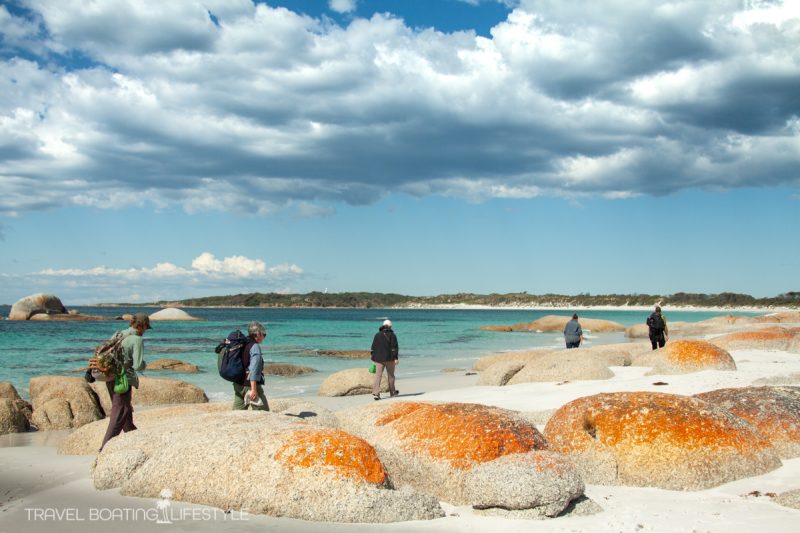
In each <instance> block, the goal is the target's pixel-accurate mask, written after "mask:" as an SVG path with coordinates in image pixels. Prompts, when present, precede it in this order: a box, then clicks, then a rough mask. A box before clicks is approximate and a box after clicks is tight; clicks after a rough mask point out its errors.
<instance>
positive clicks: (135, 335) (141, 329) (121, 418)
mask: <svg viewBox="0 0 800 533" xmlns="http://www.w3.org/2000/svg"><path fill="white" fill-rule="evenodd" d="M148 329H152V328H151V327H150V317H148V316H147V315H146V314H145V313H136V314H135V315H133V318H132V319H131V322H130V327H129V328H128V329H127V330H125V331H124V332H122V333H123V335H125V338H124V339H122V344H121V351H122V361H121V362H122V370H121V371H122V372H125V375H126V376H127V378H128V384H129V386H128V390H127V391H125V392H123V393H116V392H114V380H113V379H112V380H111V381H106V387H108V395H109V396H110V397H111V413H110V414H109V415H108V429H106V434H105V436H104V437H103V443H102V444H101V445H100V451H102V450H103V447H104V446H105V445H106V443H107V442H108V441H109V440H111V439H113V438H114V437H116V436H117V435H119V434H120V433H121V432H123V431H124V432H125V433H127V432H128V431H133V430H135V429H136V426H135V425H134V423H133V404H132V403H131V400H132V398H131V393H132V391H133V388H134V387H135V388H137V389H138V388H139V376H138V375H137V374H136V371H137V370H144V369H145V367H146V366H147V363H146V362H145V360H144V340H143V339H142V337H143V336H144V333H145V331H147V330H148Z"/></svg>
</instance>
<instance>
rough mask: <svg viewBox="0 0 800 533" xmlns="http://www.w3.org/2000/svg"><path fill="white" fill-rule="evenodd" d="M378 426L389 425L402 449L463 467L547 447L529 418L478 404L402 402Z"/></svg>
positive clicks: (393, 407) (464, 468) (381, 418)
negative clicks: (527, 419) (528, 420)
mask: <svg viewBox="0 0 800 533" xmlns="http://www.w3.org/2000/svg"><path fill="white" fill-rule="evenodd" d="M375 425H376V426H387V427H390V428H391V429H392V430H393V431H394V433H395V435H396V436H397V437H398V440H399V442H400V446H402V448H403V449H405V450H407V451H409V452H412V453H420V452H421V453H425V454H427V455H428V456H429V457H430V458H431V459H434V460H438V461H444V462H446V463H448V464H449V465H450V466H452V467H454V468H459V469H462V470H467V469H470V468H472V467H473V466H474V465H476V464H479V463H485V462H488V461H493V460H495V459H497V458H498V457H502V456H504V455H507V454H514V453H526V452H529V451H532V450H544V449H547V442H546V441H545V439H544V437H543V436H542V434H541V433H540V432H539V431H538V430H537V429H536V427H535V426H534V425H533V424H531V423H530V422H527V421H525V420H523V419H520V418H517V417H516V416H514V415H513V413H512V412H510V411H506V410H504V409H500V408H497V407H489V406H485V405H479V404H470V403H447V404H427V403H416V402H403V403H398V404H397V405H395V406H392V407H391V408H389V409H388V410H387V411H386V412H385V413H384V414H383V416H381V417H380V418H379V419H378V420H376V422H375Z"/></svg>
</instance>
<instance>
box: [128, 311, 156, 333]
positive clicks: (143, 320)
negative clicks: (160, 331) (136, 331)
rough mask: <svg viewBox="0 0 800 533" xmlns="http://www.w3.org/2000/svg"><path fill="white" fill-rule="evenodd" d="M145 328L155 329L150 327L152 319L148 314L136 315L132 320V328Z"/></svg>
mask: <svg viewBox="0 0 800 533" xmlns="http://www.w3.org/2000/svg"><path fill="white" fill-rule="evenodd" d="M137 326H144V329H153V327H152V326H151V325H150V317H149V316H147V314H146V313H136V314H135V315H133V318H132V319H131V327H132V328H135V327H137Z"/></svg>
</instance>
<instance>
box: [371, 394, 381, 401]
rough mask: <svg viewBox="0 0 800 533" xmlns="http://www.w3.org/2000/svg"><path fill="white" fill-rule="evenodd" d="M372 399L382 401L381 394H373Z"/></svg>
mask: <svg viewBox="0 0 800 533" xmlns="http://www.w3.org/2000/svg"><path fill="white" fill-rule="evenodd" d="M372 399H373V400H380V399H381V395H380V394H373V395H372Z"/></svg>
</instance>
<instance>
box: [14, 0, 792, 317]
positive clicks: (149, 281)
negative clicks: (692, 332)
mask: <svg viewBox="0 0 800 533" xmlns="http://www.w3.org/2000/svg"><path fill="white" fill-rule="evenodd" d="M0 31H1V33H0V69H1V70H2V72H1V73H0V94H3V95H4V96H3V98H2V99H0V303H13V302H14V301H16V300H17V299H19V298H21V297H23V296H26V295H28V294H32V293H35V292H52V293H55V294H57V295H59V296H60V297H61V298H62V300H63V301H64V302H65V303H66V304H67V305H68V306H69V305H77V304H83V303H95V302H115V301H117V302H119V301H127V302H131V301H151V300H155V299H173V298H188V297H193V296H202V295H213V294H231V293H237V292H251V291H261V292H268V291H279V292H307V291H311V290H325V289H327V290H328V291H330V292H341V291H361V290H363V291H379V292H400V293H404V294H415V295H428V294H441V293H455V292H480V293H489V292H517V291H527V292H529V293H547V292H557V293H566V294H577V293H586V292H588V293H592V294H601V293H609V292H617V293H642V292H647V293H662V294H670V293H674V292H679V291H684V292H708V293H714V292H723V291H733V292H744V293H749V294H753V295H754V296H773V295H776V294H779V293H782V292H786V291H791V290H795V291H796V290H800V287H799V286H798V284H797V272H798V271H800V237H798V229H800V61H798V59H797V53H796V51H797V48H798V43H800V2H798V1H791V2H790V1H786V2H769V1H763V2H762V1H752V2H739V1H717V2H635V3H631V2H621V1H610V0H609V1H601V2H559V1H555V0H553V1H550V0H519V1H516V0H506V1H503V2H500V1H491V0H484V1H478V0H474V1H462V0H429V1H425V2H423V1H416V0H406V1H401V0H375V1H366V0H361V1H357V2H356V1H353V0H331V1H330V2H328V1H323V0H319V1H311V0H284V1H275V2H266V3H264V2H258V3H253V2H252V1H250V0H235V1H222V0H208V1H202V0H187V1H184V2H168V3H164V2H160V1H155V0H154V1H142V0H139V1H136V2H133V1H131V2H126V1H108V2H101V3H96V4H90V5H87V4H85V3H83V2H78V1H71V0H63V1H60V2H47V1H44V0H24V1H17V2H4V3H2V4H0Z"/></svg>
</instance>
